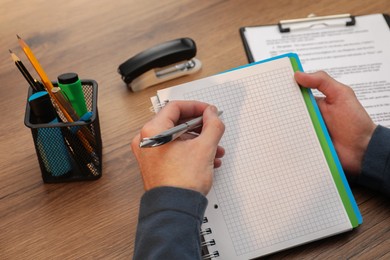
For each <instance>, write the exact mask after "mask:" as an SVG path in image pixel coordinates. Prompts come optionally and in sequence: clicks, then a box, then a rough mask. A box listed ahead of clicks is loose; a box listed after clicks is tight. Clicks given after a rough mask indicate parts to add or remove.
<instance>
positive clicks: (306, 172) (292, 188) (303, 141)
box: [159, 59, 351, 259]
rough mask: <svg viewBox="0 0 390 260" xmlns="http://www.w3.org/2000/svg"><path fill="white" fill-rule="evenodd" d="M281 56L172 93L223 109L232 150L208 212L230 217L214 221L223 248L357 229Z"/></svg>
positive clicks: (254, 248)
mask: <svg viewBox="0 0 390 260" xmlns="http://www.w3.org/2000/svg"><path fill="white" fill-rule="evenodd" d="M275 62H276V63H278V64H277V66H275V68H273V69H271V70H268V71H265V72H262V71H260V72H255V73H249V74H248V75H245V76H243V77H238V78H236V79H229V80H227V81H225V82H222V83H219V84H213V82H210V85H207V84H200V85H203V87H202V88H192V87H188V89H185V88H183V91H176V92H177V93H178V94H177V96H176V97H175V96H174V95H173V94H172V93H173V92H174V91H172V92H171V93H170V94H167V97H166V98H167V99H168V95H169V96H170V97H169V98H170V99H172V97H173V99H189V100H201V101H205V102H208V103H211V104H215V105H216V106H217V107H218V109H220V110H222V111H223V114H222V119H223V121H224V123H225V125H226V130H225V134H224V136H223V138H222V141H221V145H222V146H223V147H224V148H225V150H226V155H225V157H224V158H223V164H222V167H221V168H220V169H217V170H216V173H215V179H214V185H213V190H212V191H211V192H210V194H209V196H208V199H209V207H208V209H207V211H206V216H207V217H208V218H209V219H210V220H211V221H210V222H211V224H210V225H213V224H214V223H213V221H212V220H213V218H215V219H218V218H220V217H222V218H223V220H224V222H221V221H219V222H218V221H217V220H216V221H215V222H218V223H215V225H214V226H212V228H213V234H214V236H215V240H216V242H217V245H216V248H217V249H218V250H219V251H220V253H221V251H222V255H223V252H227V251H229V250H232V249H233V250H234V255H235V256H243V255H246V254H250V253H254V255H253V256H258V253H260V254H263V253H268V252H272V251H275V250H280V249H282V248H285V247H290V246H293V245H296V244H299V243H302V242H306V241H310V240H312V239H318V238H319V237H321V236H324V235H329V233H334V232H340V231H335V230H337V229H338V228H339V226H343V229H350V228H351V226H350V223H349V220H348V217H347V215H346V212H345V210H344V207H343V205H342V202H341V200H340V198H339V196H338V192H337V190H336V187H335V185H334V183H333V180H332V177H331V174H330V172H329V169H328V166H327V163H326V161H325V158H324V156H323V154H322V150H321V148H320V146H319V142H318V140H317V137H316V135H315V132H314V128H313V127H312V124H311V120H310V118H309V115H308V112H307V109H306V107H305V104H304V100H303V97H302V94H301V93H300V90H299V88H298V86H297V85H296V83H295V81H294V79H293V71H292V68H291V64H290V61H289V60H288V59H285V60H284V61H279V60H276V61H275ZM257 66H259V65H257ZM251 70H254V69H253V68H251ZM220 77H224V76H223V75H222V76H220ZM200 83H203V82H200ZM198 85H199V83H198ZM159 96H160V93H159ZM161 96H164V94H161ZM179 97H181V98H179ZM214 205H218V209H215V208H214ZM226 229H227V231H228V232H227V233H226ZM223 230H225V231H223ZM330 230H331V231H330ZM218 233H219V234H218ZM316 236H318V237H316ZM220 239H222V240H225V241H224V243H223V244H222V243H219V242H220V241H218V240H220ZM229 239H230V241H228V240H229ZM225 242H226V243H225ZM221 244H222V245H221ZM226 256H229V257H232V259H237V257H233V255H232V253H229V254H226ZM222 258H223V259H227V258H225V257H222Z"/></svg>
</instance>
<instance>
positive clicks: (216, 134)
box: [199, 106, 225, 147]
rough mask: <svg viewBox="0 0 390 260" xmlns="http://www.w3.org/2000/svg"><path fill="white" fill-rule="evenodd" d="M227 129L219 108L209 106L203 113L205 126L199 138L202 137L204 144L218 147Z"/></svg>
mask: <svg viewBox="0 0 390 260" xmlns="http://www.w3.org/2000/svg"><path fill="white" fill-rule="evenodd" d="M224 131H225V125H224V124H223V123H222V121H221V119H220V118H219V116H218V110H217V108H216V107H215V106H209V107H208V108H207V109H206V110H205V111H204V113H203V128H202V132H201V134H200V136H199V138H202V139H203V140H205V141H203V143H204V144H208V145H209V146H211V147H217V146H218V143H219V141H220V140H221V138H222V135H223V133H224Z"/></svg>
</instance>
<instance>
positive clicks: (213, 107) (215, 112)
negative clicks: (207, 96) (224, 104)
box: [210, 105, 218, 114]
mask: <svg viewBox="0 0 390 260" xmlns="http://www.w3.org/2000/svg"><path fill="white" fill-rule="evenodd" d="M210 110H211V111H212V112H213V113H214V114H217V112H218V109H217V107H216V106H213V105H211V106H210Z"/></svg>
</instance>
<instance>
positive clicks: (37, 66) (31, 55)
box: [16, 35, 93, 153]
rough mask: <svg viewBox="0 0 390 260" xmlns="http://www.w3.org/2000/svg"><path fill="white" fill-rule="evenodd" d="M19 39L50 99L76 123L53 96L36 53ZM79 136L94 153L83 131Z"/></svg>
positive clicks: (68, 118)
mask: <svg viewBox="0 0 390 260" xmlns="http://www.w3.org/2000/svg"><path fill="white" fill-rule="evenodd" d="M16 36H17V37H18V42H19V45H20V47H22V49H23V52H24V53H25V54H26V56H27V58H28V60H29V61H30V62H31V65H32V66H33V67H34V69H35V70H36V72H37V73H38V75H39V77H40V78H41V80H42V83H43V85H44V87H45V88H46V91H47V93H49V95H50V97H51V98H52V99H53V100H54V101H55V103H56V105H57V106H58V108H59V109H60V110H61V112H62V114H63V115H64V116H65V118H66V120H68V122H74V121H73V119H72V117H71V116H70V115H69V113H68V112H67V111H66V109H65V108H64V107H63V106H62V104H61V103H60V102H59V101H58V100H57V97H56V96H55V95H54V94H53V92H52V90H53V88H54V86H53V84H52V83H51V81H50V79H49V77H48V76H47V75H46V73H45V71H44V70H43V69H42V66H41V65H40V64H39V62H38V60H37V58H35V55H34V53H33V52H32V50H31V49H30V47H29V46H28V45H27V43H26V42H25V41H23V39H22V38H20V36H19V35H16ZM77 136H78V137H79V138H80V140H81V141H82V143H83V144H84V147H85V148H86V149H87V150H88V151H89V152H90V153H92V152H93V148H92V147H91V145H90V144H89V142H88V141H87V140H86V138H85V136H84V134H83V133H82V132H81V131H77Z"/></svg>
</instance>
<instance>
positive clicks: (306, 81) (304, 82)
mask: <svg viewBox="0 0 390 260" xmlns="http://www.w3.org/2000/svg"><path fill="white" fill-rule="evenodd" d="M294 77H295V80H296V81H297V82H298V84H299V85H301V86H302V87H305V88H315V89H318V90H319V91H320V92H322V93H323V94H324V95H325V96H326V99H327V101H328V102H330V103H333V101H335V100H336V99H337V98H339V97H340V96H342V92H343V91H344V90H345V89H346V88H347V86H345V85H343V84H341V83H340V82H338V81H336V80H335V79H333V78H332V77H330V76H329V75H328V74H327V73H326V72H324V71H318V72H314V73H303V72H296V73H295V75H294Z"/></svg>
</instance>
